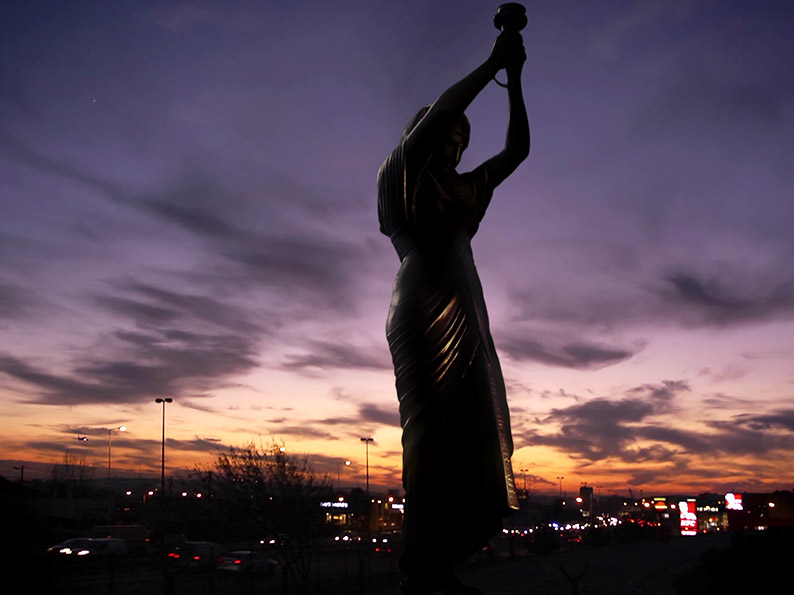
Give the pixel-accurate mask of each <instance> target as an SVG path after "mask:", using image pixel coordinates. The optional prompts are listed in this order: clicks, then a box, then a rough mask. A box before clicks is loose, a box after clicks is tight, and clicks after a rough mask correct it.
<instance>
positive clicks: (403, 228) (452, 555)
mask: <svg viewBox="0 0 794 595" xmlns="http://www.w3.org/2000/svg"><path fill="white" fill-rule="evenodd" d="M494 24H495V25H496V26H497V28H499V29H500V30H501V34H500V35H499V36H498V38H497V40H496V42H495V43H494V45H493V48H492V50H491V53H490V55H489V56H488V58H487V59H486V60H485V61H484V62H483V63H482V64H481V65H479V66H478V67H477V68H475V69H474V70H473V71H472V72H471V73H470V74H468V75H467V76H465V77H464V78H463V79H461V80H460V81H459V82H457V83H455V84H454V85H452V86H451V87H450V88H449V89H447V90H446V91H445V92H444V93H442V94H441V96H439V97H438V99H436V101H435V102H434V103H433V104H431V105H429V106H426V107H424V108H422V109H421V110H420V111H419V112H418V113H417V114H416V115H415V116H414V117H413V119H412V120H411V121H410V122H409V124H408V126H407V127H406V128H405V130H404V132H403V135H402V138H401V139H400V142H399V144H398V146H397V147H396V148H395V149H394V151H392V152H391V154H390V155H389V156H388V157H387V158H386V160H385V161H384V163H383V165H382V166H381V168H380V171H379V172H378V219H379V223H380V230H381V232H382V233H384V234H386V235H388V236H389V238H390V239H391V242H392V244H393V245H394V248H395V250H396V251H397V254H398V256H399V258H400V261H401V264H400V269H399V272H398V273H397V277H396V279H395V281H394V287H393V294H392V300H391V306H390V309H389V315H388V319H387V323H386V336H387V339H388V343H389V348H390V350H391V354H392V360H393V363H394V372H395V377H396V382H395V384H396V388H397V395H398V399H399V407H400V421H401V425H402V429H403V435H402V444H403V486H404V489H405V493H406V508H405V517H404V524H403V552H402V554H401V557H400V568H401V569H402V571H403V573H404V574H405V575H406V578H405V580H404V581H403V583H402V591H403V593H480V592H481V591H479V590H477V589H475V588H473V587H466V586H464V585H461V584H460V582H459V581H458V579H457V578H456V577H455V576H454V574H453V567H454V565H455V564H456V563H458V562H460V561H463V560H465V559H466V558H468V557H470V556H471V555H473V554H474V553H476V552H477V551H479V550H480V549H482V548H483V547H485V546H486V545H487V543H488V539H489V538H490V537H492V536H494V535H496V534H497V533H499V532H501V529H502V519H503V518H504V517H505V516H507V515H509V514H510V513H511V512H512V511H513V510H515V509H517V508H518V498H517V494H516V488H515V481H514V478H513V471H512V467H511V462H510V457H511V455H512V452H513V442H512V437H511V433H510V420H509V414H508V409H507V400H506V395H505V385H504V380H503V378H502V372H501V368H500V366H499V360H498V358H497V355H496V350H495V349H494V344H493V341H492V339H491V334H490V330H489V323H488V314H487V311H486V308H485V302H484V299H483V293H482V287H481V285H480V280H479V277H478V274H477V269H476V268H475V266H474V259H473V256H472V251H471V244H470V242H471V239H472V237H473V236H474V234H475V233H476V232H477V229H478V226H479V224H480V221H481V219H482V217H483V215H484V214H485V210H486V208H487V207H488V204H489V202H490V200H491V196H492V194H493V191H494V189H495V188H496V187H497V186H498V185H499V184H500V183H501V182H502V181H504V180H505V179H506V178H507V176H509V175H510V174H511V173H512V172H513V171H514V170H515V169H516V168H517V167H518V165H519V164H520V163H521V162H522V161H523V160H524V159H525V158H526V157H527V155H528V154H529V125H528V122H527V114H526V109H525V107H524V99H523V94H522V90H521V70H522V67H523V64H524V61H525V60H526V54H525V51H524V46H523V40H522V37H521V34H520V33H519V31H520V30H521V29H522V28H523V27H524V25H525V24H526V17H525V16H524V7H523V6H521V5H520V4H517V3H509V4H505V5H502V6H500V7H499V11H498V12H497V15H496V16H495V17H494ZM502 68H504V69H505V70H506V71H507V84H506V85H502V86H504V87H506V88H507V95H508V103H509V118H508V125H507V140H506V143H505V147H504V149H503V150H502V151H501V152H500V153H498V154H497V155H495V156H494V157H491V158H490V159H488V160H487V161H485V162H484V163H483V164H481V165H480V166H478V167H476V168H475V169H474V170H472V171H470V172H466V173H458V172H457V171H456V169H455V168H456V167H457V165H458V163H459V162H460V158H461V154H462V152H463V151H464V150H465V149H466V147H467V145H468V144H469V130H470V127H469V122H468V120H467V118H466V116H465V114H464V111H465V110H466V108H467V107H468V106H469V104H470V103H471V102H472V101H473V100H474V98H475V97H476V96H477V94H478V93H480V91H482V90H483V89H484V88H485V86H486V85H487V84H488V83H489V82H490V81H491V80H492V79H495V75H496V74H497V72H498V71H499V70H500V69H502ZM500 84H501V83H500ZM446 519H451V520H446Z"/></svg>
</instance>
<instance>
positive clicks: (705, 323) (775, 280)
mask: <svg viewBox="0 0 794 595" xmlns="http://www.w3.org/2000/svg"><path fill="white" fill-rule="evenodd" d="M701 268H702V269H703V270H704V271H706V272H701V273H696V272H693V271H690V270H673V272H670V273H667V274H664V275H660V276H659V277H657V278H655V279H653V280H651V281H648V282H643V281H641V276H640V273H639V272H638V273H637V275H638V277H637V280H636V281H631V282H629V283H626V284H624V285H617V284H613V285H612V286H611V287H610V289H609V291H608V292H590V293H578V290H577V288H576V286H573V287H571V288H570V289H569V290H568V291H562V290H560V289H559V288H551V289H546V291H547V293H546V294H545V295H543V294H542V293H541V292H540V291H539V290H537V289H533V290H531V291H528V290H525V289H516V288H513V290H511V292H510V299H511V302H512V303H513V304H514V305H515V307H516V312H517V314H516V316H515V320H514V323H524V322H529V323H533V324H540V323H550V324H553V325H555V327H557V328H560V329H565V328H568V329H571V330H570V331H569V332H577V333H585V332H600V333H604V332H607V333H608V332H614V331H615V330H617V329H625V328H630V327H633V326H634V327H639V326H641V325H647V324H654V325H665V326H667V325H678V326H683V327H685V328H693V327H728V326H739V325H747V324H755V323H763V322H769V321H775V320H781V321H783V320H788V319H791V318H794V279H791V278H790V275H789V273H788V270H782V269H773V268H771V267H770V268H769V269H768V270H753V269H751V268H750V267H744V266H742V265H740V264H736V265H732V266H731V267H730V268H726V267H719V268H718V270H714V271H711V272H708V269H709V267H707V266H703V267H701ZM714 268H715V269H716V267H714ZM505 347H506V349H515V351H516V353H517V355H519V356H520V355H521V353H522V351H525V352H526V354H527V357H529V356H534V357H537V358H539V359H540V358H545V359H546V360H548V362H549V363H556V362H557V361H559V362H561V363H562V364H563V365H564V364H565V363H566V362H568V361H569V362H571V365H574V366H575V365H576V363H577V362H578V361H579V359H580V358H578V357H576V356H577V352H576V350H574V351H572V352H570V353H566V351H565V348H564V347H563V348H560V347H557V348H555V349H552V350H549V349H548V348H546V346H545V345H543V344H541V343H540V341H537V340H535V341H533V340H524V341H519V342H512V343H511V342H507V343H506V345H505ZM522 347H523V348H522ZM585 347H588V346H587V345H585ZM592 347H595V349H594V350H593V352H592V354H593V356H594V360H593V361H594V363H595V364H597V363H598V359H599V357H603V358H604V361H605V362H609V361H610V360H612V359H614V360H616V361H620V359H621V357H620V356H621V354H623V353H625V357H630V356H631V355H632V354H633V349H628V348H626V349H621V348H606V347H602V346H592ZM588 353H589V350H587V349H585V350H584V351H583V353H582V358H581V360H582V361H583V362H584V363H585V366H586V365H587V361H588V359H589V358H588V357H587V356H588Z"/></svg>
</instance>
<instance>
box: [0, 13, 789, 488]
mask: <svg viewBox="0 0 794 595" xmlns="http://www.w3.org/2000/svg"><path fill="white" fill-rule="evenodd" d="M497 6H498V3H497V2H494V3H488V2H482V1H481V0H464V1H461V0H455V1H445V0H430V1H427V0H423V1H421V2H420V1H416V0H406V1H403V2H399V3H395V2H390V1H380V0H368V1H366V2H364V1H361V2H355V1H348V0H341V1H339V2H333V3H329V2H318V1H316V0H313V1H309V0H307V1H300V0H296V1H291V2H286V1H285V2H280V1H273V2H254V1H250V2H249V1H234V2H220V1H218V2H214V1H210V0H206V1H204V0H196V1H191V0H186V1H184V2H147V1H143V0H141V1H136V2H125V3H120V2H118V3H108V2H94V1H84V2H60V1H51V2H44V1H40V2H36V1H33V2H22V1H13V0H12V1H11V2H4V3H3V4H2V8H0V180H1V181H2V183H1V184H0V201H2V202H1V204H0V406H1V407H2V417H0V459H2V469H0V475H4V476H6V477H14V476H16V474H17V473H18V472H19V471H15V470H13V466H18V465H19V464H20V462H23V461H26V462H27V464H28V467H29V469H30V471H29V473H30V475H27V474H26V477H34V476H36V475H35V474H36V473H38V474H39V476H40V477H45V476H46V475H47V473H48V471H47V468H48V466H49V465H50V464H51V463H58V462H61V461H63V460H64V457H72V458H73V459H78V460H84V461H85V463H86V464H88V465H90V466H92V467H95V468H96V473H97V475H98V476H100V477H101V476H102V475H103V474H104V473H106V471H105V469H106V466H107V454H108V452H107V451H108V435H109V430H110V429H112V428H115V427H118V426H120V425H125V426H127V428H128V431H126V432H124V433H121V432H114V433H113V434H112V466H113V469H114V470H115V471H117V472H119V473H122V472H126V473H135V474H140V475H146V474H153V473H157V472H158V471H159V468H160V467H159V466H160V447H161V431H162V418H161V415H162V407H161V405H158V404H156V403H155V402H154V399H156V398H162V397H166V396H167V397H171V398H173V400H174V401H173V403H171V404H169V405H168V406H167V409H166V418H167V422H166V428H167V430H166V431H167V441H166V447H167V455H166V457H167V467H168V471H167V472H168V473H169V474H170V473H177V472H178V470H179V469H192V468H194V467H196V466H197V465H200V464H201V465H204V464H207V463H208V462H210V461H211V460H212V456H213V453H214V452H217V450H218V449H221V450H223V449H226V448H228V447H230V446H240V445H245V444H248V443H251V442H254V443H256V444H261V445H269V444H271V443H274V442H275V443H277V444H279V445H284V446H285V448H286V449H287V450H288V451H289V452H292V453H301V454H308V455H309V456H310V457H311V459H312V461H313V462H314V467H315V469H316V470H318V471H320V472H323V473H329V474H330V475H331V477H332V478H333V480H334V482H335V483H336V482H337V481H339V482H340V483H341V485H343V486H344V485H363V483H364V481H365V473H366V468H365V467H366V463H365V461H366V451H365V444H364V443H363V442H361V440H360V438H362V437H372V438H373V439H374V440H373V442H372V443H371V444H370V445H369V473H370V476H371V481H372V483H373V485H374V486H376V487H378V486H380V487H384V488H385V487H390V488H391V487H397V486H399V483H400V479H399V478H400V472H401V460H400V457H401V445H400V428H399V415H398V410H397V399H396V392H395V389H394V376H393V371H392V368H391V360H390V356H389V351H388V346H387V343H386V339H385V331H384V326H385V320H386V314H387V311H388V305H389V301H390V294H391V284H392V282H393V279H394V275H395V273H396V271H397V268H398V266H399V261H398V258H397V255H396V254H395V252H394V250H393V248H392V246H391V244H390V243H389V241H388V238H386V237H385V236H383V235H381V234H380V233H379V231H378V222H377V209H376V186H375V179H376V174H377V171H378V168H379V166H380V164H381V162H382V161H383V159H384V158H385V157H386V155H387V154H388V153H389V152H390V151H391V150H392V149H393V148H394V146H395V145H396V143H397V142H398V140H399V137H400V134H401V131H402V128H403V127H404V126H405V124H406V123H407V122H408V120H409V119H410V118H411V116H412V115H413V114H414V113H415V112H416V110H417V109H418V108H419V107H421V106H422V105H425V104H428V103H431V102H432V101H433V100H434V99H435V98H436V97H437V96H438V95H440V94H441V93H442V92H443V91H444V90H445V89H446V88H447V87H448V86H449V85H451V84H453V83H454V82H456V81H457V80H459V79H460V78H462V77H463V76H465V75H466V74H467V73H468V72H470V71H471V70H472V69H474V68H475V67H476V66H478V65H479V64H481V63H482V62H483V61H484V60H485V59H486V58H487V56H488V53H489V51H490V48H491V46H492V44H493V42H494V40H495V38H496V35H497V34H498V32H497V30H496V29H495V28H494V27H493V22H492V17H493V14H494V12H495V10H496V7H497ZM527 6H528V17H529V23H528V25H527V27H526V29H525V30H524V31H523V34H524V40H525V46H526V50H527V61H526V64H525V66H524V71H523V90H524V95H525V100H526V106H527V112H528V114H529V119H530V127H531V133H532V149H531V153H530V155H529V157H528V159H527V160H526V161H525V162H524V163H523V164H522V165H521V166H520V167H519V169H518V170H517V171H516V172H515V173H514V174H513V175H512V176H511V177H510V178H509V179H508V180H507V181H505V182H504V183H503V184H502V185H501V186H500V187H499V188H498V189H497V191H496V194H495V196H494V199H493V202H492V203H491V206H490V208H489V211H488V213H487V215H486V217H485V219H484V221H483V223H482V225H481V226H480V231H479V232H478V234H477V236H476V237H475V238H474V240H473V250H474V255H475V261H476V264H477V267H478V270H479V272H480V276H481V279H482V283H483V287H484V292H485V297H486V302H487V304H488V309H489V315H490V319H491V331H492V334H493V337H494V341H495V343H496V346H497V350H498V352H499V355H500V359H501V362H502V367H503V371H504V374H505V380H506V384H507V388H508V401H509V405H510V411H511V421H512V430H513V435H514V440H515V445H516V451H515V453H514V456H513V465H514V468H515V470H516V475H517V476H518V481H519V487H525V486H526V487H527V488H529V489H531V490H532V491H536V492H548V493H554V492H556V491H557V490H558V489H560V488H562V489H563V490H564V491H566V492H571V491H573V490H576V489H578V487H579V486H580V485H581V484H582V483H587V484H588V485H591V486H595V487H596V490H597V492H600V493H615V494H624V493H627V492H628V490H629V489H632V490H633V491H634V492H635V493H636V492H639V491H644V492H664V491H667V492H673V491H676V492H688V493H701V492H707V491H717V492H719V491H727V490H738V491H768V490H774V489H791V488H792V480H794V477H792V467H791V461H792V460H793V458H794V399H793V398H794V367H793V366H792V362H794V266H793V265H792V263H794V234H793V233H792V229H794V167H792V164H794V140H793V139H794V60H792V56H794V36H792V35H791V31H792V30H793V27H794V8H792V6H791V4H790V3H789V2H786V1H779V2H765V1H750V0H745V1H727V0H726V1H718V0H711V1H709V0H700V1H688V0H680V1H677V2H667V1H666V0H648V1H634V2H633V1H616V0H604V1H601V2H572V1H567V0H566V1H562V0H561V1H556V2H533V3H527ZM501 76H502V77H504V73H501ZM467 114H468V116H469V119H470V120H471V124H472V140H471V144H470V147H469V149H468V150H467V152H466V153H465V154H464V156H463V161H462V163H461V165H460V167H459V170H461V171H466V170H468V169H471V168H473V167H476V166H477V165H478V164H479V163H481V162H482V161H484V160H485V159H487V158H488V157H490V156H491V155H493V154H495V153H497V152H499V151H500V150H501V148H502V147H503V144H504V137H505V130H506V122H507V97H506V92H505V90H504V89H502V88H501V87H499V86H497V85H496V84H493V83H492V84H490V85H489V86H488V87H487V88H486V89H485V90H484V91H483V92H482V93H481V94H480V95H479V96H478V97H477V99H476V100H475V101H474V103H473V104H472V105H471V106H470V108H469V109H468V111H467ZM78 436H86V437H87V438H88V440H87V441H85V442H82V441H78V440H77V437H78ZM348 459H349V460H351V463H352V464H351V465H350V466H349V467H347V466H343V465H340V462H341V461H344V460H348ZM36 463H38V464H40V465H39V466H38V467H37V466H36ZM37 469H38V470H37ZM26 473H27V472H26ZM560 478H564V479H560ZM460 479H461V486H462V487H463V488H465V483H466V481H467V478H465V477H462V478H460ZM522 482H523V483H522Z"/></svg>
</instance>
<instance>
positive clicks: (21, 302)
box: [0, 283, 34, 319]
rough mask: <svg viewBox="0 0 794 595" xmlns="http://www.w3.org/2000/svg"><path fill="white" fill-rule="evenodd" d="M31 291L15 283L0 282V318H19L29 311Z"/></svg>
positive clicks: (31, 297) (32, 299)
mask: <svg viewBox="0 0 794 595" xmlns="http://www.w3.org/2000/svg"><path fill="white" fill-rule="evenodd" d="M33 301H34V298H33V296H32V295H31V293H30V292H29V291H27V290H25V289H22V288H21V287H17V286H15V285H7V284H5V283H0V318H12V319H15V318H19V317H20V316H24V315H25V314H26V313H28V312H29V310H30V306H31V303H32V302H33Z"/></svg>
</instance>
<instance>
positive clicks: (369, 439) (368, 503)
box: [361, 438, 374, 543]
mask: <svg viewBox="0 0 794 595" xmlns="http://www.w3.org/2000/svg"><path fill="white" fill-rule="evenodd" d="M361 441H362V442H363V443H364V444H366V452H367V459H366V460H367V463H366V465H367V507H368V508H367V543H369V525H370V517H371V516H372V502H371V499H372V498H371V497H370V495H369V443H370V442H373V441H374V439H373V438H362V439H361Z"/></svg>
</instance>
